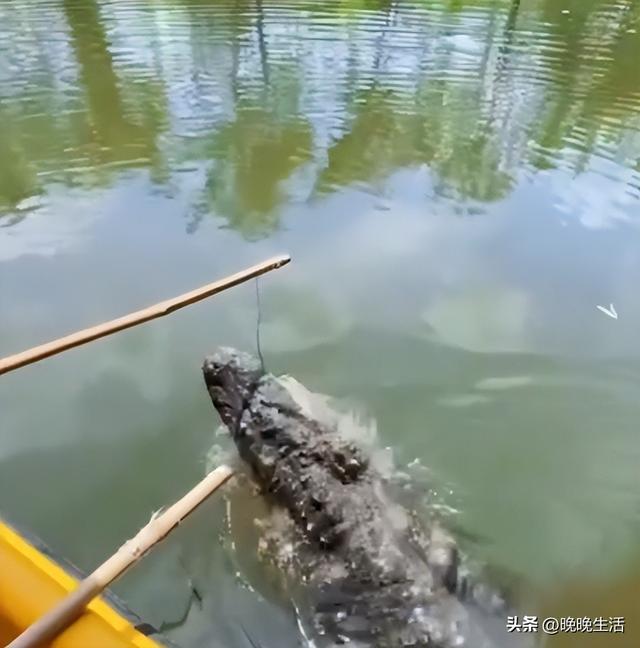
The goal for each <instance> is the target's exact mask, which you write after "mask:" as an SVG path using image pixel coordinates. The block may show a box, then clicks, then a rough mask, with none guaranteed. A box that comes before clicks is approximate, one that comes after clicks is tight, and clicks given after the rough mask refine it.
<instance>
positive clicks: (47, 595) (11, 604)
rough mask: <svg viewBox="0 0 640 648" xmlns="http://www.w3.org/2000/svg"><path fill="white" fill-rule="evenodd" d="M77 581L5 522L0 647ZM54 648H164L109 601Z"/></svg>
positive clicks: (0, 529) (0, 552) (0, 533)
mask: <svg viewBox="0 0 640 648" xmlns="http://www.w3.org/2000/svg"><path fill="white" fill-rule="evenodd" d="M77 582H78V581H77V580H76V578H74V577H73V576H72V575H70V574H69V573H67V572H66V571H65V570H64V569H63V568H62V567H61V566H60V565H58V564H57V563H56V562H54V560H52V559H51V558H49V557H48V556H46V555H45V554H44V553H42V552H41V551H40V550H39V549H37V548H36V547H35V546H34V545H33V544H31V543H30V542H28V541H27V540H26V539H25V538H23V537H22V536H21V535H20V534H19V533H17V532H16V531H15V530H14V529H13V528H11V527H10V526H8V525H7V524H5V523H4V522H2V521H1V520H0V646H6V645H7V644H8V643H9V642H10V641H11V640H12V639H13V638H15V637H16V636H17V635H18V634H20V632H22V631H23V630H24V629H25V628H26V627H28V626H29V625H31V624H32V623H33V622H34V621H35V620H36V619H38V618H39V617H40V616H42V615H43V614H44V613H45V612H47V611H48V610H50V609H51V608H52V607H53V606H54V605H55V604H56V603H57V602H58V601H60V599H62V598H63V597H64V596H65V595H66V594H67V593H68V592H70V591H71V590H72V589H74V588H75V586H76V585H77ZM50 645H51V646H52V648H132V647H136V648H161V644H159V643H157V642H156V641H154V640H153V639H151V638H150V637H147V636H145V635H144V634H142V633H141V632H139V631H138V630H136V628H135V627H134V626H133V625H132V623H131V622H130V621H129V620H128V619H126V618H125V617H124V616H123V615H122V614H120V613H119V612H117V611H116V610H115V609H114V608H113V607H111V606H110V605H109V604H108V603H107V602H106V601H105V600H102V599H95V600H94V601H93V602H92V603H91V604H90V605H89V606H88V608H87V611H86V612H85V613H84V614H83V615H82V616H81V617H80V618H79V619H78V620H77V621H76V622H75V623H74V624H73V625H72V626H71V627H70V628H68V629H67V630H66V631H65V632H63V633H62V634H61V635H60V636H59V637H58V638H57V639H56V640H55V641H53V642H52V643H51V644H50Z"/></svg>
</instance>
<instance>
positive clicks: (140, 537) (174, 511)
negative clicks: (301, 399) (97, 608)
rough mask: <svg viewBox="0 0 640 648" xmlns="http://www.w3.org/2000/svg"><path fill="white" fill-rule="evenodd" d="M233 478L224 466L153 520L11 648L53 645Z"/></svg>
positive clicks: (27, 630)
mask: <svg viewBox="0 0 640 648" xmlns="http://www.w3.org/2000/svg"><path fill="white" fill-rule="evenodd" d="M232 475H233V470H232V469H231V468H229V467H228V466H220V467H219V468H216V469H215V470H213V471H212V472H210V473H209V474H208V475H207V476H206V477H205V478H204V479H203V480H202V481H201V482H200V483H198V484H196V486H194V488H192V489H191V490H190V491H189V492H188V493H187V494H186V495H184V497H182V499H180V500H178V501H177V502H176V503H175V504H173V506H171V507H170V508H169V509H167V510H166V511H165V512H164V513H161V514H160V515H158V516H154V517H152V518H151V520H150V521H149V523H148V524H147V525H145V526H144V527H143V528H142V529H140V531H139V532H138V533H137V534H136V535H135V537H133V538H132V539H131V540H128V541H127V542H125V544H123V545H122V547H120V549H118V551H117V552H116V553H115V554H113V556H111V558H109V559H107V561H106V562H104V563H102V565H100V566H99V567H98V568H97V569H96V570H95V571H94V572H93V573H92V574H90V575H89V576H87V577H86V578H85V579H84V580H82V581H81V582H80V584H79V585H78V587H77V588H76V589H75V590H73V591H72V592H71V593H70V594H68V595H67V596H66V597H65V598H63V599H62V600H61V601H60V602H59V603H58V604H57V605H56V606H55V607H54V608H52V609H51V610H50V611H49V612H47V613H46V614H44V615H43V616H42V617H40V618H39V619H38V620H37V621H36V622H35V623H33V624H32V625H31V626H29V627H28V628H27V629H26V630H25V631H24V632H23V633H22V634H21V635H20V636H18V637H16V638H15V639H14V640H13V641H12V642H11V643H10V644H9V645H8V646H7V648H36V646H42V645H43V644H48V643H50V642H51V641H53V639H55V638H56V637H57V636H58V635H59V634H60V633H62V632H64V630H66V629H67V628H68V627H69V626H70V625H71V624H72V623H73V622H74V621H76V619H78V618H79V617H80V616H82V614H83V613H84V611H85V609H86V607H87V605H88V604H89V603H90V602H91V601H92V600H93V599H94V598H95V597H96V596H98V595H99V594H100V593H101V592H103V591H104V590H105V589H106V588H107V587H108V586H109V585H110V584H111V583H112V582H113V581H114V580H116V578H118V577H119V576H121V575H122V574H124V572H125V571H127V569H129V567H131V566H132V565H134V564H135V563H136V562H137V561H138V560H140V559H141V558H142V557H143V556H144V555H145V554H146V553H147V552H148V551H149V550H150V549H151V548H153V546H154V545H156V544H157V543H158V542H160V540H162V539H163V538H165V537H166V536H167V535H168V534H169V533H170V532H171V531H172V530H173V529H174V528H175V527H176V526H178V524H180V522H181V521H182V520H183V519H184V518H185V517H187V515H189V513H191V512H192V511H194V510H195V509H196V508H197V507H198V506H199V505H200V504H201V503H202V502H203V501H204V500H205V499H206V498H207V497H209V495H211V494H212V493H213V492H214V491H215V490H217V489H218V488H219V487H220V486H222V485H223V484H224V483H225V482H226V481H227V480H228V479H229V478H230V477H231V476H232Z"/></svg>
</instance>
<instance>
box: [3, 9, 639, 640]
mask: <svg viewBox="0 0 640 648" xmlns="http://www.w3.org/2000/svg"><path fill="white" fill-rule="evenodd" d="M639 61H640V4H639V3H637V2H633V1H632V0H617V1H613V0H612V1H609V0H521V1H518V0H513V1H508V0H496V1H494V2H488V1H483V0H475V1H466V0H449V1H445V0H438V1H433V2H420V1H416V2H403V1H394V2H391V1H385V0H377V1H373V0H372V1H367V0H359V1H356V0H354V1H347V0H343V1H342V2H334V1H333V0H330V1H328V2H323V3H314V2H286V1H284V0H278V1H277V2H268V1H267V0H262V1H261V0H254V1H253V2H248V1H246V2H245V1H243V0H236V1H235V2H231V1H228V2H212V1H205V0H171V1H169V0H155V1H152V2H142V1H138V0H130V1H127V2H107V1H104V2H101V1H97V0H60V1H56V2H53V1H41V2H26V1H24V0H6V1H5V2H3V3H2V5H1V7H0V355H8V354H10V353H13V352H16V351H19V350H22V349H23V348H27V347H29V346H31V345H34V344H36V343H39V342H43V341H46V340H48V339H51V338H54V337H56V336H59V335H61V334H64V333H66V332H69V331H71V330H74V329H77V328H80V327H83V326H87V325H90V324H94V323H96V322H99V321H102V320H105V319H110V318H113V317H115V316H117V315H120V314H123V313H125V312H127V311H129V310H132V309H136V308H139V307H141V306H144V305H146V304H150V303H153V302H154V301H157V300H159V299H163V298H166V297H169V296H172V295H174V294H177V293H179V292H182V291H184V290H187V289H189V288H192V287H194V286H197V285H199V284H202V283H205V282H207V281H210V280H212V279H213V278H216V277H219V276H222V275H224V274H226V273H229V272H232V271H235V270H237V269H240V268H242V267H244V266H246V265H249V264H251V263H254V262H256V261H258V260H261V259H263V258H266V257H267V256H270V255H272V254H274V253H279V252H283V251H287V252H290V253H291V254H292V256H293V258H294V262H293V263H292V264H291V265H290V266H288V267H287V268H286V269H284V270H281V271H278V272H277V273H275V274H273V275H271V276H269V277H266V278H264V279H263V280H262V282H261V298H262V331H261V333H262V343H263V352H264V355H265V359H266V361H267V365H268V367H269V368H270V369H272V370H273V371H277V372H287V373H290V374H292V375H294V376H295V377H296V378H297V379H298V380H300V381H302V382H303V383H304V384H306V385H307V386H308V387H309V388H310V389H313V390H316V391H320V392H323V393H327V394H330V395H334V396H338V397H341V398H349V399H352V401H353V402H354V403H356V404H357V405H358V406H359V407H361V408H363V409H364V410H365V411H367V412H368V413H369V415H370V416H372V417H373V418H375V420H376V421H377V426H378V432H379V435H380V442H381V444H382V445H389V446H391V447H392V448H393V450H394V453H395V455H396V458H397V460H398V462H399V463H401V464H402V463H407V462H410V461H412V460H414V459H415V458H416V457H418V458H419V459H420V460H421V462H422V463H423V464H424V465H426V466H428V467H429V469H430V471H431V475H432V478H433V480H434V483H436V484H439V485H440V486H441V487H442V490H443V492H445V493H449V492H450V497H451V500H452V506H455V507H456V508H457V509H458V510H459V514H458V515H457V516H456V526H457V527H458V528H459V529H461V530H462V531H463V532H464V533H465V534H466V537H468V538H473V539H474V540H473V542H472V545H473V549H472V550H473V551H474V553H475V555H476V556H477V557H479V558H481V559H483V560H486V561H488V562H490V563H491V564H493V565H495V566H496V567H498V568H500V569H503V570H505V571H508V572H509V573H513V574H516V575H517V576H518V577H519V578H521V579H523V580H524V581H525V582H526V583H527V584H528V585H527V587H529V588H530V589H531V591H532V592H535V593H536V595H537V596H541V598H542V600H544V601H545V605H546V606H547V608H548V610H550V612H549V613H553V614H556V615H560V614H572V615H573V616H597V615H598V614H603V615H605V616H609V615H612V616H619V615H625V616H626V618H627V632H626V633H625V635H624V636H622V637H619V636H616V637H612V636H609V635H593V636H590V637H587V636H583V635H565V636H558V637H557V638H555V639H554V640H553V641H552V642H551V645H553V646H555V645H562V646H580V647H582V646H584V645H587V644H588V645H591V644H594V645H596V644H597V645H603V646H605V645H606V646H609V645H614V642H615V645H620V646H624V645H629V646H631V645H634V646H635V645H637V642H638V640H639V638H640V625H639V621H640V607H639V606H640V603H639V601H640V576H639V574H640V553H639V551H638V533H639V531H640V471H639V470H638V465H639V461H640V445H639V443H638V425H637V421H638V420H639V418H640V402H639V399H638V393H639V391H638V390H639V387H640V346H639V344H638V331H639V330H640V302H639V301H638V299H637V295H638V283H639V282H638V279H639V278H640V231H639V224H640V220H639V218H640V212H639V209H638V208H639V205H640V202H639V199H640V65H639V64H638V62H639ZM610 304H613V305H614V308H615V310H616V311H617V313H618V319H613V318H611V317H608V316H607V315H606V314H605V313H603V312H602V311H600V310H598V309H597V308H596V306H597V305H601V306H604V307H607V308H609V305H610ZM255 326H256V300H255V288H254V286H253V285H246V286H243V287H240V288H237V289H235V290H234V291H232V292H229V293H226V294H224V295H222V296H220V297H219V298H216V299H214V300H211V301H210V302H208V303H204V304H201V305H198V306H196V307H193V308H192V309H190V310H189V311H188V312H182V313H180V314H178V315H175V316H173V317H171V318H169V319H166V320H161V321H158V322H155V323H152V324H148V325H146V326H144V327H141V328H138V329H135V330H132V331H129V332H125V333H122V334H119V335H118V336H116V337H113V338H110V339H107V340H103V341H100V342H97V343H94V344H93V345H90V346H89V347H85V348H83V349H81V350H75V351H72V352H69V353H67V354H65V355H63V356H60V357H57V358H53V359H50V360H48V361H47V362H44V363H42V364H39V365H36V366H32V367H29V368H25V369H22V370H20V371H18V372H15V373H13V374H10V375H6V376H3V377H2V378H1V380H0V412H1V418H0V421H1V422H2V425H0V465H1V469H0V511H2V513H3V514H4V515H7V516H9V517H10V518H11V519H13V520H15V521H17V522H19V523H21V524H23V525H25V526H28V527H29V528H30V529H31V530H32V531H33V532H35V533H37V534H38V535H40V536H41V537H43V538H44V539H46V540H47V541H48V542H49V543H50V544H51V545H52V546H53V547H54V548H55V549H56V550H58V551H60V552H61V553H62V554H63V555H65V556H67V557H68V558H69V559H71V560H72V561H74V562H75V563H77V564H78V565H79V566H80V567H82V568H84V569H90V568H92V567H93V566H95V565H96V564H97V563H98V562H99V561H100V560H101V559H102V558H103V557H105V556H106V555H108V554H109V553H110V552H111V551H113V550H114V549H115V548H116V547H117V546H118V545H119V544H120V543H121V542H122V540H123V539H124V538H126V537H128V536H129V535H131V533H132V532H133V531H134V530H135V529H136V528H138V527H139V526H140V525H141V524H142V523H143V522H144V521H145V520H146V519H147V517H148V516H149V515H150V514H151V512H152V511H153V510H155V509H157V508H158V507H160V506H161V505H163V504H165V503H167V502H169V501H171V500H172V499H174V498H175V497H177V496H178V495H179V494H181V493H182V492H183V491H184V490H185V489H186V488H187V487H188V486H189V485H190V484H192V483H193V482H195V481H196V480H197V479H199V478H200V477H201V475H202V474H203V472H204V470H205V466H206V456H207V452H208V450H209V449H210V447H211V445H212V444H213V443H214V442H218V443H219V442H220V439H218V438H216V437H214V431H215V429H216V427H217V420H216V418H215V416H214V413H213V409H212V407H211V405H210V403H209V402H208V397H207V395H206V393H205V390H204V387H203V384H202V379H201V376H200V371H199V365H200V362H201V359H202V357H203V356H204V354H205V353H206V352H208V351H210V350H212V349H213V348H215V347H216V346H218V345H220V344H231V345H235V346H238V347H241V348H245V349H250V350H252V349H255ZM223 512H224V511H223V507H222V504H221V503H220V502H218V501H216V502H211V503H210V504H208V505H207V507H206V508H205V509H203V510H202V511H201V512H199V513H198V514H197V516H195V517H194V518H193V519H192V520H191V521H190V522H189V523H188V524H186V525H185V527H184V528H183V529H181V530H180V531H179V532H178V533H177V534H175V537H174V538H171V539H170V540H169V541H168V542H167V543H166V545H165V546H164V547H162V548H160V549H158V550H157V551H156V552H154V554H153V555H151V556H150V557H149V558H148V559H147V560H146V561H145V563H144V564H143V565H141V566H140V567H139V568H137V569H136V570H135V571H134V572H133V573H132V574H131V575H129V576H128V577H127V578H126V579H124V580H123V581H122V583H121V584H119V585H118V587H117V588H116V589H117V591H118V592H119V593H121V594H122V595H123V596H124V597H125V598H126V599H127V601H128V602H129V604H130V605H131V606H132V607H133V608H134V609H136V610H138V611H139V612H140V613H141V614H142V615H144V616H145V618H147V619H148V620H149V621H150V622H152V623H155V624H158V625H159V624H161V623H163V622H167V621H168V622H171V621H175V620H176V619H179V618H180V616H181V615H182V611H183V610H184V607H185V605H186V601H187V598H188V590H189V586H188V578H189V576H191V577H193V578H195V579H196V580H197V582H198V586H199V588H200V589H201V590H202V591H203V593H204V600H203V605H202V608H201V609H200V608H198V607H197V606H196V607H194V608H193V609H192V611H191V613H190V614H189V616H188V618H187V619H186V621H185V622H184V623H183V624H181V625H180V626H179V627H177V628H175V629H173V630H171V631H170V632H169V635H170V636H171V638H172V639H174V640H175V641H176V642H177V643H179V644H180V645H181V646H183V647H185V648H187V647H189V646H200V645H205V644H206V645H214V646H217V645H219V646H228V647H231V648H235V647H238V648H240V647H243V646H246V645H247V641H246V638H245V635H244V634H243V632H242V630H241V629H240V627H239V622H240V621H242V622H243V623H244V626H245V628H246V629H247V631H248V632H249V633H250V634H251V635H252V636H257V637H259V638H260V639H261V641H262V642H263V644H264V645H265V646H285V647H286V646H289V645H292V646H293V645H296V639H295V636H296V635H295V633H296V626H295V623H294V621H293V618H292V614H291V611H290V610H288V609H285V608H282V607H279V606H278V605H277V604H276V603H275V602H274V600H272V599H271V598H270V597H266V598H265V597H263V596H261V595H260V593H259V592H254V591H252V590H251V589H248V588H247V587H246V586H245V585H244V584H243V580H242V579H239V578H238V577H237V574H236V572H237V571H238V565H237V564H236V562H234V561H235V560H236V559H237V556H235V557H234V556H233V555H231V554H230V553H229V552H228V551H227V550H226V549H225V548H224V547H223V546H221V544H220V542H219V536H220V534H222V536H223V538H224V524H223V522H222V514H223ZM250 517H251V513H250V512H248V513H247V524H250V519H249V518H250ZM239 552H240V553H242V550H241V549H239ZM248 553H250V550H249V549H247V550H246V552H245V554H248ZM244 557H245V558H248V555H245V556H244ZM240 558H242V556H240ZM240 571H241V570H240Z"/></svg>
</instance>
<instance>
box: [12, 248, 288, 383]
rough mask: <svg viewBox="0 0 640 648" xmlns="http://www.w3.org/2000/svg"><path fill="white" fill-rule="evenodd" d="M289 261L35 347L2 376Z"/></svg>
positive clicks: (280, 260)
mask: <svg viewBox="0 0 640 648" xmlns="http://www.w3.org/2000/svg"><path fill="white" fill-rule="evenodd" d="M289 261H291V257H289V256H288V255H282V256H277V257H273V258H272V259H268V260H267V261H263V262H262V263H258V264H257V265H254V266H252V267H250V268H247V269H246V270H242V271H240V272H237V273H236V274H233V275H230V276H228V277H225V278H224V279H219V280H218V281H214V282H213V283H210V284H207V285H206V286H202V287H200V288H196V289H195V290H192V291H191V292H188V293H184V294H183V295H179V296H178V297H174V298H173V299H167V300H166V301H163V302H160V303H159V304H155V305H153V306H149V307H148V308H143V309H142V310H139V311H136V312H135V313H129V314H128V315H124V316H123V317H119V318H117V319H114V320H111V321H110V322H104V323H103V324H98V325H97V326H92V327H91V328H87V329H83V330H82V331H77V332H76V333H72V334H71V335H67V336H65V337H61V338H58V339H57V340H53V341H52V342H47V343H46V344H41V345H39V346H36V347H33V348H32V349H29V350H27V351H23V352H21V353H16V354H15V355H11V356H8V357H6V358H2V359H0V374H3V373H7V372H9V371H13V370H14V369H19V368H20V367H24V366H25V365H28V364H31V363H33V362H37V361H38V360H43V359H44V358H48V357H49V356H52V355H55V354H57V353H62V351H66V350H67V349H72V348H73V347H77V346H80V345H82V344H86V343H87V342H91V341H92V340H97V339H98V338H101V337H105V336H106V335H111V334H112V333H116V332H118V331H122V330H124V329H127V328H130V327H132V326H136V325H137V324H142V323H144V322H148V321H149V320H153V319H157V318H158V317H163V316H164V315H168V314H169V313H173V312H174V311H176V310H178V309H180V308H184V307H185V306H189V305H191V304H195V303H196V302H199V301H201V300H203V299H206V298H207V297H211V296H212V295H215V294H217V293H219V292H222V291H223V290H226V289H227V288H231V287H233V286H237V285H238V284H241V283H243V282H245V281H248V280H249V279H253V278H254V277H259V276H260V275H262V274H265V273H266V272H270V271H271V270H276V269H277V268H281V267H282V266H284V265H286V264H287V263H289Z"/></svg>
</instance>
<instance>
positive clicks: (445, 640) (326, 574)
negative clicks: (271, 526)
mask: <svg viewBox="0 0 640 648" xmlns="http://www.w3.org/2000/svg"><path fill="white" fill-rule="evenodd" d="M203 374H204V379H205V383H206V386H207V389H208V392H209V395H210V397H211V400H212V402H213V405H214V407H215V409H216V410H217V412H218V414H219V416H220V418H221V419H222V422H223V423H224V425H225V426H226V427H227V428H228V430H229V432H230V435H231V437H232V439H233V441H234V442H235V445H236V447H237V450H238V453H239V455H240V457H241V459H242V460H243V461H244V462H246V464H248V466H250V472H251V474H252V478H253V480H254V481H255V482H256V484H257V485H258V487H259V488H260V490H261V492H262V493H263V494H264V496H265V497H267V498H268V499H269V501H270V502H272V503H273V505H274V506H276V507H278V508H279V509H280V510H281V511H283V512H284V513H285V514H286V515H287V516H288V517H289V518H290V520H291V524H292V526H293V527H294V528H295V530H296V533H297V534H298V537H299V538H300V539H301V542H300V544H299V545H297V547H296V553H297V554H298V555H297V562H298V564H303V565H304V567H303V569H302V570H301V573H300V578H301V581H302V583H303V588H304V591H305V598H306V600H307V601H308V602H309V607H310V610H311V612H310V615H309V616H310V627H311V628H312V631H313V636H314V639H313V645H316V646H340V645H345V644H348V645H350V646H361V647H374V646H375V647H376V648H396V647H401V646H413V647H416V648H422V647H424V648H426V647H429V648H454V647H456V648H457V647H465V648H495V647H496V646H513V645H516V644H515V643H514V642H513V641H512V639H513V637H512V636H511V635H509V636H508V637H507V636H506V635H505V632H506V630H505V623H506V615H507V607H506V603H505V601H504V599H503V597H501V596H500V594H498V592H497V590H494V589H491V588H490V587H487V586H485V585H484V584H482V583H479V584H478V583H475V584H470V583H472V581H470V580H469V579H468V578H467V577H466V576H465V574H464V573H463V570H462V569H461V563H460V551H459V550H458V547H457V545H456V542H455V541H454V539H453V537H452V536H451V535H450V534H449V533H448V532H447V531H445V530H444V528H442V527H441V526H440V525H439V524H437V523H435V522H433V521H429V523H428V524H427V523H425V522H424V521H421V520H419V519H416V517H415V516H412V515H411V514H410V512H408V511H406V512H403V511H402V507H401V506H400V505H398V504H397V503H396V502H395V501H394V500H393V499H392V497H391V495H390V492H389V489H388V488H386V485H385V479H384V478H383V476H382V475H381V474H380V473H379V471H377V470H376V468H375V466H374V465H372V462H371V461H370V458H369V457H368V456H367V454H366V453H365V452H364V451H363V450H362V449H361V448H359V447H358V446H356V445H355V444H354V443H353V441H348V440H345V439H344V438H342V437H341V436H340V435H339V433H338V431H337V430H336V429H333V428H332V427H331V426H328V425H326V424H325V423H323V422H321V421H319V420H315V419H313V418H311V417H309V416H308V413H307V412H305V411H304V408H302V407H301V406H300V405H299V404H298V403H297V402H296V401H295V400H294V398H293V397H292V395H291V394H290V392H289V391H288V390H287V389H286V388H285V386H283V383H282V381H281V380H279V379H278V378H277V377H276V376H274V375H272V374H270V373H267V372H265V371H264V370H263V367H262V365H261V363H260V362H259V361H258V360H257V359H256V358H254V357H253V356H251V355H249V354H247V353H244V352H240V351H236V350H234V349H230V348H221V349H219V350H218V351H216V352H215V353H214V354H213V355H211V356H209V357H207V358H206V359H205V361H204V364H203ZM517 645H520V644H517Z"/></svg>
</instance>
